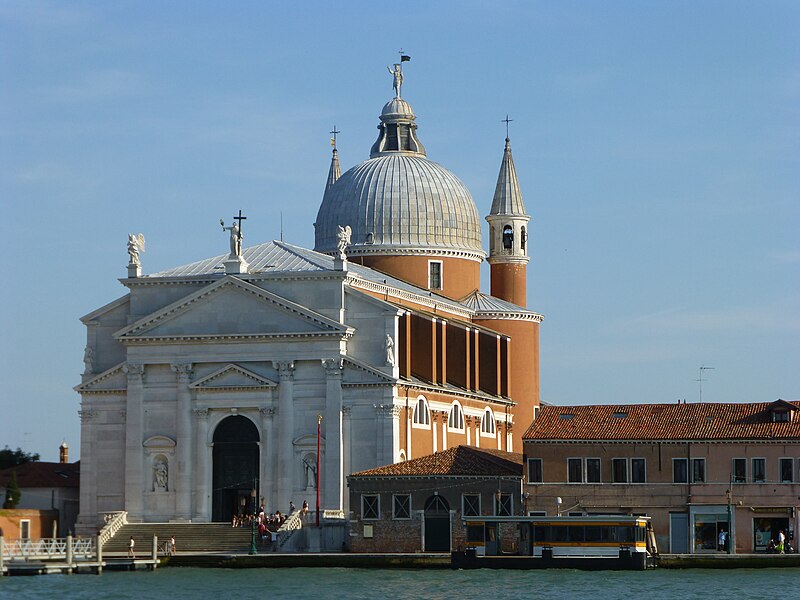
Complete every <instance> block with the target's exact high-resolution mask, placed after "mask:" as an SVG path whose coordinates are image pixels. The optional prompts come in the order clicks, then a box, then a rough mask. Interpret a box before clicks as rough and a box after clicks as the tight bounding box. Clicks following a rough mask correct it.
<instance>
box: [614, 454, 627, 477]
mask: <svg viewBox="0 0 800 600" xmlns="http://www.w3.org/2000/svg"><path fill="white" fill-rule="evenodd" d="M611 477H612V479H611V480H612V481H613V482H614V483H628V459H627V458H612V459H611Z"/></svg>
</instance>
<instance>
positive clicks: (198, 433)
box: [179, 408, 211, 521]
mask: <svg viewBox="0 0 800 600" xmlns="http://www.w3.org/2000/svg"><path fill="white" fill-rule="evenodd" d="M192 414H194V429H195V432H194V440H195V446H196V447H195V477H194V481H195V488H194V507H195V508H194V517H195V518H196V519H198V520H199V521H210V520H211V511H210V509H209V500H210V498H211V489H210V486H209V485H208V482H209V481H210V479H209V473H210V470H211V460H210V458H211V456H210V455H211V446H210V445H209V443H208V409H205V408H197V409H195V410H193V411H192ZM179 443H180V442H179Z"/></svg>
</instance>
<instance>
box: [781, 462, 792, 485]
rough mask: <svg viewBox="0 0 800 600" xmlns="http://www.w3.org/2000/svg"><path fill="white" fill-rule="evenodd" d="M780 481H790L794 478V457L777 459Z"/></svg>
mask: <svg viewBox="0 0 800 600" xmlns="http://www.w3.org/2000/svg"><path fill="white" fill-rule="evenodd" d="M778 467H779V470H780V474H781V483H792V479H793V478H794V459H791V458H782V459H780V460H779V461H778Z"/></svg>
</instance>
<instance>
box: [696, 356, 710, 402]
mask: <svg viewBox="0 0 800 600" xmlns="http://www.w3.org/2000/svg"><path fill="white" fill-rule="evenodd" d="M713 370H714V367H707V366H705V365H700V377H698V378H697V379H695V381H696V382H697V383H699V384H700V404H702V403H703V382H704V381H708V379H703V371H713Z"/></svg>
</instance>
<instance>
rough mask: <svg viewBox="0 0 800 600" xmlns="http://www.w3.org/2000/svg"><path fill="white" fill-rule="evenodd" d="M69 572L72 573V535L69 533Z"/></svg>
mask: <svg viewBox="0 0 800 600" xmlns="http://www.w3.org/2000/svg"><path fill="white" fill-rule="evenodd" d="M67 573H72V536H71V535H67Z"/></svg>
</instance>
